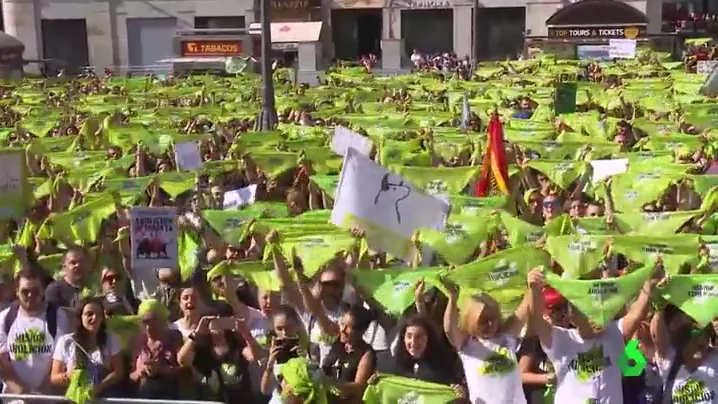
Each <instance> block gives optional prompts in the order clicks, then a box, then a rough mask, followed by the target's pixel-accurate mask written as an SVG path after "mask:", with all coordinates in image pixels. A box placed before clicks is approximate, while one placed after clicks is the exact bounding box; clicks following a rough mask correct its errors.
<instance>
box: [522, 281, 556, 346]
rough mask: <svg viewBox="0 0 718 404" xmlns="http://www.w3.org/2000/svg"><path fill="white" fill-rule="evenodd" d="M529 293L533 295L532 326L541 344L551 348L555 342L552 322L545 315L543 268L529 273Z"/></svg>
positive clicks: (531, 308)
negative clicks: (542, 290)
mask: <svg viewBox="0 0 718 404" xmlns="http://www.w3.org/2000/svg"><path fill="white" fill-rule="evenodd" d="M528 283H529V294H530V295H531V304H530V306H529V312H530V313H531V326H532V328H533V331H534V332H535V333H536V336H537V337H538V338H539V341H541V345H542V346H543V347H544V348H546V349H551V346H552V344H553V329H552V328H551V324H549V323H548V321H546V319H545V318H544V317H543V312H544V299H543V293H541V288H542V287H543V285H544V283H545V280H544V276H543V272H542V271H541V269H538V268H535V269H532V270H531V272H529V275H528Z"/></svg>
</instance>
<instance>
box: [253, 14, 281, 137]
mask: <svg viewBox="0 0 718 404" xmlns="http://www.w3.org/2000/svg"><path fill="white" fill-rule="evenodd" d="M269 1H270V0H261V5H260V11H261V18H262V111H261V112H260V113H259V117H258V118H257V128H258V129H259V130H263V131H265V130H267V131H268V130H274V128H276V127H277V122H278V119H277V109H276V107H275V106H274V82H273V81H272V73H273V72H272V60H271V58H270V55H271V53H272V29H271V23H270V21H269V8H270V3H269Z"/></svg>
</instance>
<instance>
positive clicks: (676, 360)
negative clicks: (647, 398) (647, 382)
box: [656, 347, 683, 404]
mask: <svg viewBox="0 0 718 404" xmlns="http://www.w3.org/2000/svg"><path fill="white" fill-rule="evenodd" d="M682 348H683V347H681V349H682ZM681 366H683V360H682V358H681V355H680V351H679V350H676V354H675V356H674V357H673V361H671V367H670V368H669V369H668V375H666V382H665V383H664V384H663V391H662V392H661V396H660V399H659V400H656V401H657V402H658V403H660V404H672V403H673V384H674V383H675V381H676V376H677V375H678V371H679V370H680V369H681Z"/></svg>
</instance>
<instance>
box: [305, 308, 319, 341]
mask: <svg viewBox="0 0 718 404" xmlns="http://www.w3.org/2000/svg"><path fill="white" fill-rule="evenodd" d="M316 324H317V316H315V315H314V314H310V315H309V324H307V334H309V338H310V339H311V338H312V329H313V328H314V326H315V325H316Z"/></svg>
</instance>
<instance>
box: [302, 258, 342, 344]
mask: <svg viewBox="0 0 718 404" xmlns="http://www.w3.org/2000/svg"><path fill="white" fill-rule="evenodd" d="M295 272H296V274H297V283H298V284H299V292H300V293H301V295H302V299H303V302H304V308H305V309H306V311H308V312H309V313H310V314H311V315H313V316H314V317H315V318H316V319H317V325H318V326H319V329H320V330H321V331H322V334H324V335H326V336H329V337H334V336H337V335H339V326H338V325H337V324H336V323H335V322H333V321H332V320H331V319H330V318H329V316H328V315H327V311H326V310H325V309H324V305H323V304H322V302H321V301H320V300H319V299H317V298H316V297H314V294H312V291H311V289H310V288H309V285H310V280H309V279H308V278H307V277H306V275H304V272H302V271H301V270H299V269H295Z"/></svg>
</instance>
